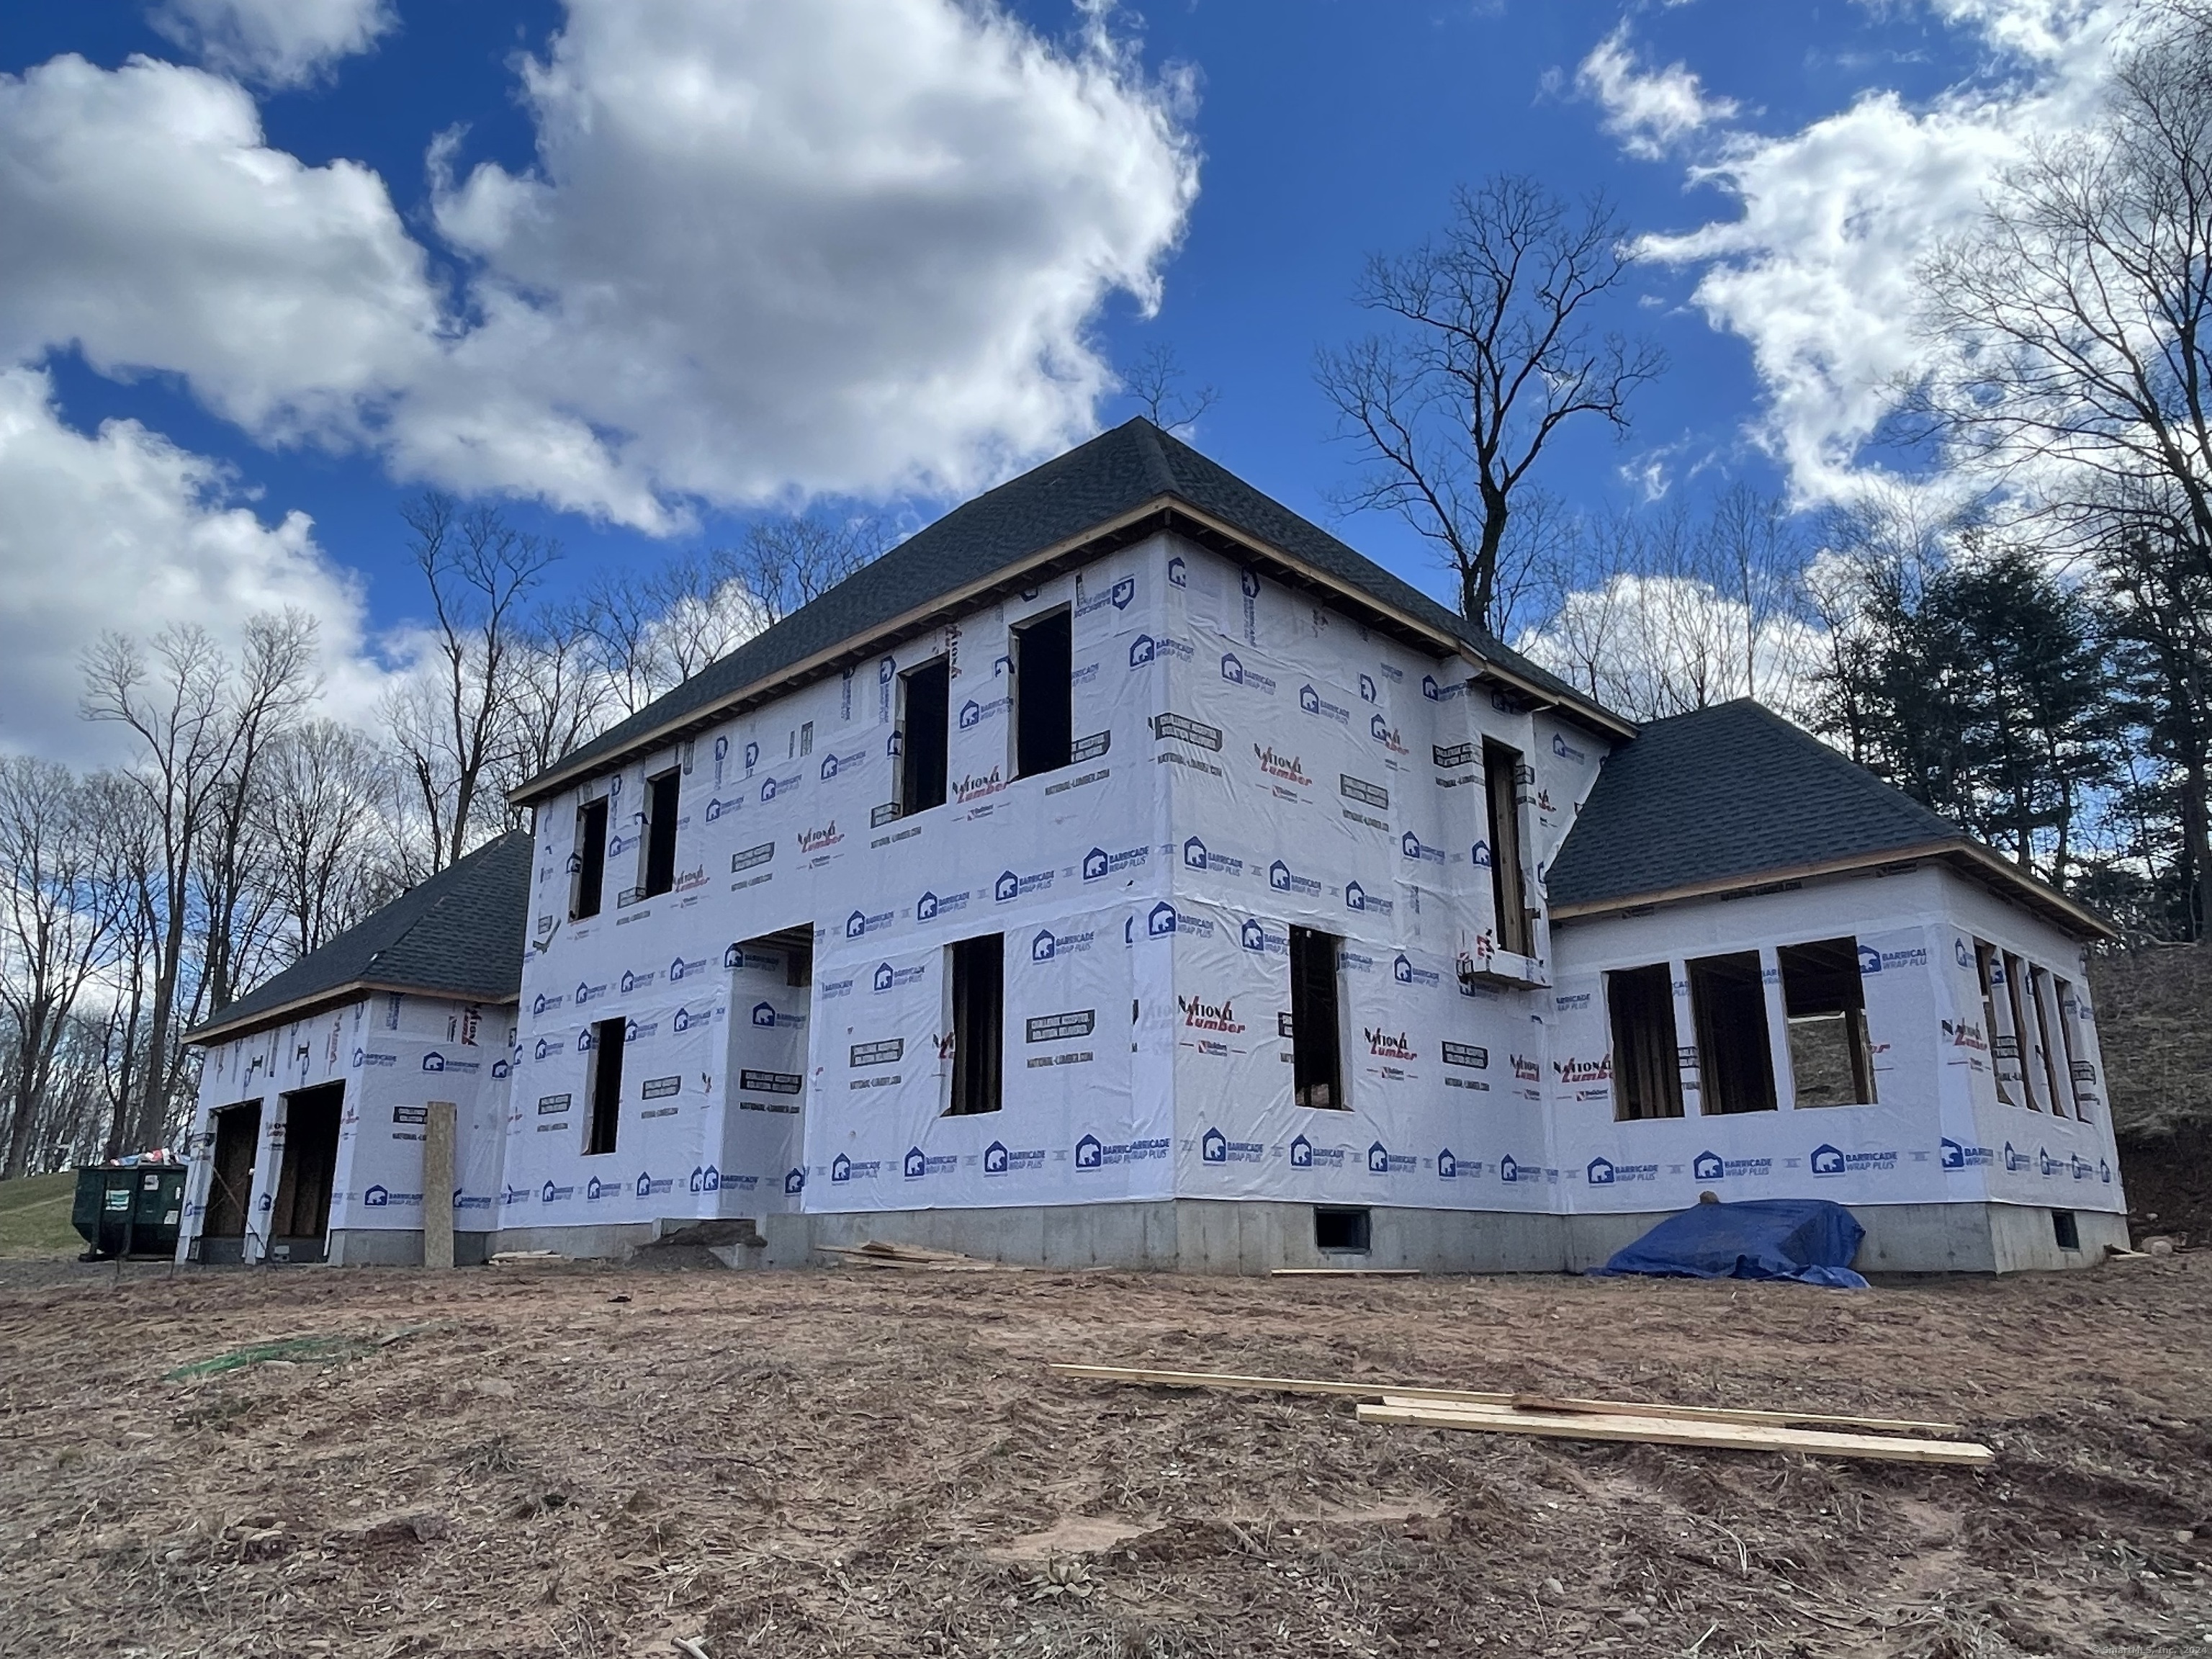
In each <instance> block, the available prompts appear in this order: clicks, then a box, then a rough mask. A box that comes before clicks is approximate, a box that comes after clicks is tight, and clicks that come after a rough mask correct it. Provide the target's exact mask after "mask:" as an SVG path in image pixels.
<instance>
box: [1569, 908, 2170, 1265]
mask: <svg viewBox="0 0 2212 1659" xmlns="http://www.w3.org/2000/svg"><path fill="white" fill-rule="evenodd" d="M1844 936H1850V937H1851V938H1853V939H1856V941H1857V949H1858V957H1859V965H1860V986H1861V988H1862V990H1863V994H1864V998H1865V1003H1866V1020H1867V1027H1868V1033H1869V1039H1870V1042H1871V1045H1872V1048H1873V1072H1874V1078H1875V1094H1876V1096H1877V1099H1876V1100H1875V1102H1874V1103H1853V1104H1838V1105H1820V1106H1806V1107H1797V1106H1796V1105H1795V1103H1794V1102H1793V1098H1792V1090H1791V1086H1790V1072H1789V1064H1790V1061H1789V1051H1788V1046H1787V1043H1786V1042H1776V1043H1775V1044H1774V1045H1773V1058H1774V1066H1775V1079H1776V1093H1777V1097H1778V1098H1777V1109H1776V1110H1774V1111H1771V1112H1747V1113H1741V1114H1738V1115H1729V1116H1704V1115H1699V1106H1700V1104H1701V1102H1700V1091H1699V1088H1698V1086H1697V1083H1698V1073H1697V1069H1696V1067H1695V1066H1694V1065H1692V1066H1687V1067H1686V1069H1685V1071H1684V1074H1683V1075H1684V1083H1685V1089H1684V1108H1685V1115H1683V1116H1681V1117H1679V1118H1656V1119H1645V1120H1640V1121H1628V1122H1621V1121H1615V1119H1614V1109H1613V1080H1612V1078H1611V1075H1610V1073H1611V1067H1610V1065H1609V1064H1607V1065H1606V1066H1603V1067H1602V1071H1603V1073H1604V1074H1603V1075H1592V1074H1590V1073H1591V1068H1590V1067H1588V1066H1581V1065H1577V1064H1575V1063H1574V1062H1575V1061H1576V1060H1577V1059H1578V1058H1579V1057H1580V1056H1585V1055H1588V1056H1600V1057H1604V1058H1606V1059H1607V1060H1609V1050H1610V1048H1611V1034H1610V1030H1609V1027H1608V1024H1607V1013H1606V1000H1605V981H1604V975H1605V974H1606V972H1607V971H1608V970H1611V969H1628V968H1637V967H1642V966H1645V965H1647V964H1650V963H1668V964H1669V966H1670V969H1671V979H1672V981H1673V984H1674V1020H1675V1029H1676V1031H1677V1033H1678V1034H1680V1045H1681V1046H1684V1047H1689V1046H1691V1045H1692V1044H1693V1042H1694V1038H1693V1036H1691V1035H1690V1033H1691V1032H1692V1029H1693V1028H1692V1018H1691V1009H1690V994H1689V985H1688V980H1687V975H1686V964H1687V963H1688V962H1689V961H1690V960H1691V959H1693V958H1696V957H1707V956H1715V955H1720V954H1724V953H1730V952H1738V951H1757V952H1759V958H1760V966H1761V970H1762V979H1763V981H1764V988H1765V996H1766V1005H1767V1019H1768V1025H1769V1028H1770V1030H1773V1031H1780V1030H1782V1029H1783V1024H1784V1012H1783V1001H1782V991H1781V984H1780V974H1779V971H1778V965H1777V961H1776V951H1777V949H1778V947H1781V946H1786V945H1802V944H1807V943H1810V942H1813V941H1815V940H1820V939H1833V938H1839V937H1844ZM1977 938H1979V939H1984V940H1986V941H1990V942H1992V943H1995V944H1997V945H2000V946H2002V949H2004V950H2006V951H2012V952H2014V953H2015V954H2016V955H2018V956H2020V957H2021V958H2023V959H2024V960H2027V961H2029V962H2032V963H2034V964H2036V965H2037V966H2039V967H2043V968H2045V969H2047V970H2051V971H2053V972H2055V973H2056V974H2057V975H2062V976H2063V977H2064V978H2065V979H2066V980H2068V981H2070V982H2071V983H2072V984H2073V985H2074V986H2075V987H2076V989H2077V993H2078V995H2079V999H2080V1000H2079V1006H2078V1007H2077V1009H2076V1010H2075V1014H2076V1018H2077V1025H2076V1030H2077V1032H2078V1033H2079V1034H2080V1037H2081V1042H2082V1044H2083V1046H2084V1048H2085V1050H2086V1053H2085V1054H2084V1055H2083V1057H2082V1063H2083V1064H2084V1065H2085V1066H2088V1067H2089V1068H2090V1069H2091V1070H2092V1071H2093V1073H2094V1076H2095V1078H2096V1079H2101V1076H2102V1072H2101V1061H2100V1060H2099V1059H2098V1057H2097V1055H2096V1050H2095V1030H2094V1021H2093V1018H2092V1017H2091V1014H2090V1011H2089V1008H2088V1006H2087V991H2086V988H2084V978H2083V975H2082V973H2081V945H2080V944H2079V942H2078V941H2076V940H2075V939H2071V938H2069V936H2068V935H2066V934H2065V933H2062V932H2060V931H2059V930H2058V929H2057V928H2056V927H2051V925H2049V924H2048V923H2045V922H2043V921H2039V920H2038V919H2037V918H2035V917H2033V916H2032V915H2028V914H2027V912H2025V911H2023V910H2021V909H2018V908H2015V907H2013V906H2011V905H2008V904H2006V903H2004V902H2002V901H2000V900H1999V899H1997V898H1996V897H1995V896H1992V895H1990V893H1988V892H1987V891H1985V890H1983V889H1981V888H1979V887H1978V886H1976V885H1975V884H1972V883H1971V882H1968V881H1966V880H1964V879H1962V878H1959V877H1957V876H1955V875H1953V874H1951V873H1950V872H1947V871H1945V870H1943V869H1942V868H1941V867H1939V866H1933V865H1923V866H1920V867H1918V868H1916V869H1913V870H1911V871H1910V872H1905V873H1902V874H1897V875H1889V876H1874V875H1866V876H1859V877H1852V878H1837V879H1832V880H1828V881H1825V882H1811V883H1807V884H1803V885H1802V886H1792V887H1791V888H1790V890H1787V891H1784V892H1776V893H1769V894H1763V895H1758V896H1747V897H1743V898H1738V899H1734V900H1727V901H1723V900H1705V901H1699V902H1692V903H1685V904H1678V905H1669V906H1666V907H1662V908H1657V909H1654V910H1652V911H1650V912H1649V913H1647V914H1645V915H1640V916H1633V917H1613V918H1606V919H1596V920H1586V921H1576V922H1573V923H1571V924H1570V925H1568V926H1567V927H1564V928H1562V929H1561V930H1560V941H1561V955H1562V957H1563V960H1564V963H1565V967H1564V969H1563V971H1562V973H1561V975H1560V977H1559V985H1558V987H1556V990H1555V992H1554V994H1553V999H1552V1002H1553V1015H1552V1018H1553V1043H1554V1055H1553V1061H1554V1063H1553V1081H1552V1089H1551V1097H1550V1098H1551V1114H1552V1121H1553V1128H1554V1132H1555V1133H1556V1135H1557V1137H1558V1146H1559V1159H1560V1164H1561V1168H1562V1182H1563V1184H1564V1187H1565V1194H1564V1195H1565V1200H1566V1203H1565V1207H1566V1208H1567V1209H1568V1210H1569V1211H1571V1212H1589V1213H1599V1214H1602V1213H1607V1212H1624V1213H1626V1212H1649V1211H1655V1210H1669V1209H1675V1208H1679V1207H1680V1206H1684V1205H1686V1204H1691V1203H1694V1202H1695V1201H1696V1200H1697V1198H1698V1195H1699V1193H1701V1192H1705V1191H1712V1192H1716V1193H1717V1194H1720V1195H1721V1196H1722V1197H1723V1198H1724V1199H1729V1200H1736V1199H1744V1198H1765V1197H1823V1198H1832V1199H1834V1200H1836V1201H1838V1202H1839V1203H1844V1204H1849V1205H1854V1206H1871V1205H1912V1204H1947V1203H1962V1202H1965V1203H1984V1202H1998V1203H2008V1204H2027V1205H2034V1206H2051V1207H2059V1208H2070V1209H2078V1210H2082V1211H2090V1212H2104V1213H2111V1214H2115V1215H2119V1214H2124V1212H2125V1210H2126V1201H2125V1200H2124V1196H2123V1194H2122V1192H2121V1187H2120V1180H2119V1174H2118V1161H2117V1154H2116V1152H2115V1150H2114V1147H2113V1143H2112V1126H2111V1124H2110V1122H2109V1121H2108V1120H2107V1117H2106V1113H2105V1112H2104V1110H2103V1109H2102V1106H2101V1102H2100V1091H2099V1089H2098V1086H2097V1084H2096V1083H2095V1082H2094V1081H2093V1080H2084V1081H2082V1082H2081V1085H2079V1086H2080V1088H2081V1091H2082V1093H2083V1095H2084V1098H2083V1099H2082V1100H2081V1103H2079V1104H2078V1105H2077V1104H2076V1103H2075V1102H2073V1101H2068V1102H2066V1103H2064V1104H2065V1105H2066V1107H2067V1109H2068V1114H2069V1115H2067V1116H2064V1117H2059V1116H2057V1115H2054V1114H2051V1113H2048V1112H2043V1111H2033V1110H2029V1109H2026V1108H2025V1107H2021V1106H2007V1105H2004V1104H2002V1103H2000V1101H1999V1100H1998V1098H1997V1095H1996V1082H1995V1077H1994V1073H1993V1071H1992V1068H1991V1060H1990V1044H1989V1037H1988V1033H1987V1031H1986V1029H1985V1025H1986V1022H1985V1021H1984V1017H1983V1012H1982V999H1981V994H1980V990H1979V986H1978V980H1977V978H1976V974H1975V967H1974V954H1973V946H1974V941H1975V939H1977ZM1570 1072H1571V1073H1572V1074H1573V1075H1571V1076H1570V1075H1569V1073H1570ZM2077 1112H2078V1113H2079V1114H2080V1115H2075V1113H2077ZM2045 1231H2046V1232H2047V1231H2048V1228H2047V1225H2046V1227H2045Z"/></svg>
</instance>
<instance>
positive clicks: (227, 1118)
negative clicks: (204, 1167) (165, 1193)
mask: <svg viewBox="0 0 2212 1659" xmlns="http://www.w3.org/2000/svg"><path fill="white" fill-rule="evenodd" d="M260 1144H261V1103H260V1102H259V1101H258V1100H248V1101H242V1102H240V1103H239V1104H238V1105H235V1106H225V1107H223V1108H222V1109H220V1110H218V1111H217V1112H216V1115H215V1152H214V1156H213V1158H212V1159H211V1164H212V1168H211V1169H210V1171H209V1173H210V1180H209V1182H208V1195H207V1214H206V1216H205V1217H204V1218H203V1219H202V1220H201V1223H200V1237H199V1251H198V1257H199V1260H200V1261H210V1262H230V1261H239V1260H240V1256H241V1253H242V1251H243V1249H244V1247H245V1243H246V1216H247V1214H248V1213H249V1212H248V1210H247V1208H246V1206H247V1204H248V1202H249V1200H251V1199H252V1194H253V1154H254V1152H255V1150H256V1149H257V1148H258V1146H260Z"/></svg>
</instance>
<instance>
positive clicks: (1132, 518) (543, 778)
mask: <svg viewBox="0 0 2212 1659" xmlns="http://www.w3.org/2000/svg"><path fill="white" fill-rule="evenodd" d="M1170 504H1176V498H1175V497H1173V496H1170V495H1155V496H1152V498H1151V499H1149V500H1147V501H1144V502H1142V503H1140V504H1139V505H1138V506H1136V507H1132V508H1130V509H1129V510H1128V511H1127V512H1126V513H1118V514H1116V515H1115V517H1113V518H1111V519H1108V520H1103V522H1101V523H1098V524H1095V525H1092V526H1090V527H1089V528H1088V529H1086V530H1085V531H1083V532H1081V533H1080V534H1079V535H1075V536H1071V537H1068V538H1066V539H1065V540H1063V541H1059V542H1055V543H1054V544H1052V545H1050V546H1049V547H1046V548H1043V549H1042V550H1039V551H1038V552H1036V553H1035V554H1033V555H1032V556H1030V557H1029V558H1027V559H1024V560H1022V561H1020V562H1018V563H1015V564H1010V565H1002V566H1001V567H1000V568H998V569H997V570H994V571H993V572H992V573H991V574H988V575H987V576H979V577H977V578H976V579H975V580H973V581H971V582H968V583H965V584H963V586H959V587H956V588H953V589H951V590H950V591H949V592H944V593H940V594H938V595H937V596H935V597H934V598H933V599H928V600H927V601H925V602H924V603H922V604H921V605H915V607H913V608H912V609H911V610H909V611H903V612H902V613H901V614H900V615H898V616H896V617H892V618H891V619H890V621H889V622H886V623H882V624H881V625H880V626H878V627H875V628H872V629H867V630H866V632H865V633H863V634H853V635H848V636H847V637H845V638H844V639H842V640H840V641H837V643H836V644H835V645H832V646H827V647H823V649H822V650H819V651H817V652H816V653H814V654H813V655H811V656H810V657H803V658H801V659H799V661H797V662H795V663H793V664H792V665H790V666H789V667H787V668H779V669H777V670H776V671H775V672H774V673H771V674H764V675H763V676H762V677H761V678H759V679H757V680H755V681H753V682H751V683H750V684H746V685H743V686H740V687H738V690H734V691H732V692H730V693H728V694H727V695H726V696H720V697H717V698H716V699H714V701H713V702H709V703H705V704H702V706H701V707H699V708H695V709H691V710H690V711H689V712H687V713H685V714H678V715H676V716H675V717H673V718H672V719H670V720H664V721H662V722H661V723H660V724H659V726H654V727H653V729H652V730H651V731H648V732H641V733H639V734H638V736H637V737H636V738H633V739H632V740H631V741H630V742H629V743H627V744H623V747H622V748H621V749H620V750H617V751H615V752H614V753H612V754H608V755H602V756H599V757H597V758H596V759H593V760H591V761H588V762H586V763H583V764H581V765H556V766H554V767H552V768H550V769H549V770H547V771H544V772H541V773H540V774H538V776H536V777H534V778H532V779H531V780H530V781H529V782H527V783H525V784H523V785H522V786H520V787H519V788H516V789H513V790H511V791H509V792H508V794H507V799H508V801H510V802H511V803H512V804H513V805H517V806H532V805H536V804H537V803H538V802H539V801H542V800H544V799H546V798H547V797H548V796H550V795H556V794H558V793H560V792H561V791H562V790H563V789H565V788H567V787H568V786H569V785H571V784H572V783H574V782H577V781H580V780H581V779H584V778H586V777H592V776H596V775H599V774H600V773H603V772H611V771H613V770H614V769H616V768H617V767H619V766H622V765H623V764H624V763H626V762H627V761H628V760H629V758H630V757H632V756H634V755H636V754H638V753H640V752H641V751H642V750H651V749H655V748H659V747H661V746H662V745H665V744H670V743H673V742H675V741H676V740H677V739H678V738H681V737H683V736H684V733H686V732H695V731H697V730H698V729H700V728H701V727H702V726H711V725H713V724H714V722H715V721H717V720H722V719H724V718H726V716H728V715H730V714H734V713H736V712H738V710H740V709H743V708H745V707H746V706H747V705H749V704H751V703H755V702H760V701H762V700H763V698H765V697H767V696H770V695H772V694H774V693H775V691H777V690H780V689H781V688H784V687H787V686H791V685H795V684H800V683H803V682H805V681H806V680H809V679H811V678H814V677H815V676H816V675H817V674H821V673H823V672H826V671H829V669H831V668H834V667H836V665H837V664H838V663H840V662H841V661H842V660H843V659H846V658H848V657H851V656H854V655H860V656H866V655H869V654H871V653H872V652H873V650H874V648H875V647H876V646H877V645H878V644H879V643H881V642H883V641H888V640H895V639H896V638H897V637H898V636H900V635H905V634H911V633H913V632H915V631H916V630H917V629H921V628H922V627H924V626H925V625H926V624H927V623H929V621H930V620H931V619H933V617H939V616H941V615H942V614H943V613H945V611H956V610H958V609H960V608H961V607H962V606H963V605H969V604H973V603H974V602H975V600H976V599H981V597H982V596H984V595H985V594H987V593H989V592H992V591H994V589H997V588H1001V587H1006V586H1013V585H1016V584H1018V583H1019V582H1020V580H1022V579H1023V578H1024V577H1025V576H1034V575H1036V574H1039V572H1040V571H1042V569H1043V568H1045V567H1047V566H1049V565H1052V564H1054V563H1055V562H1059V561H1060V560H1062V559H1066V558H1067V557H1069V556H1071V555H1073V554H1077V553H1080V552H1081V551H1082V550H1084V549H1085V548H1086V547H1089V546H1091V544H1094V543H1096V542H1099V541H1103V540H1105V539H1106V538H1109V537H1111V536H1114V535H1115V534H1116V533H1118V532H1122V531H1126V530H1129V529H1131V528H1133V527H1134V526H1138V525H1139V524H1142V523H1143V522H1144V520H1146V519H1147V518H1150V517H1152V516H1153V515H1154V514H1156V513H1158V512H1159V511H1160V510H1161V508H1162V507H1165V506H1169V505H1170ZM864 640H865V641H867V643H866V645H865V646H864V645H862V644H861V643H860V641H864Z"/></svg>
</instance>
